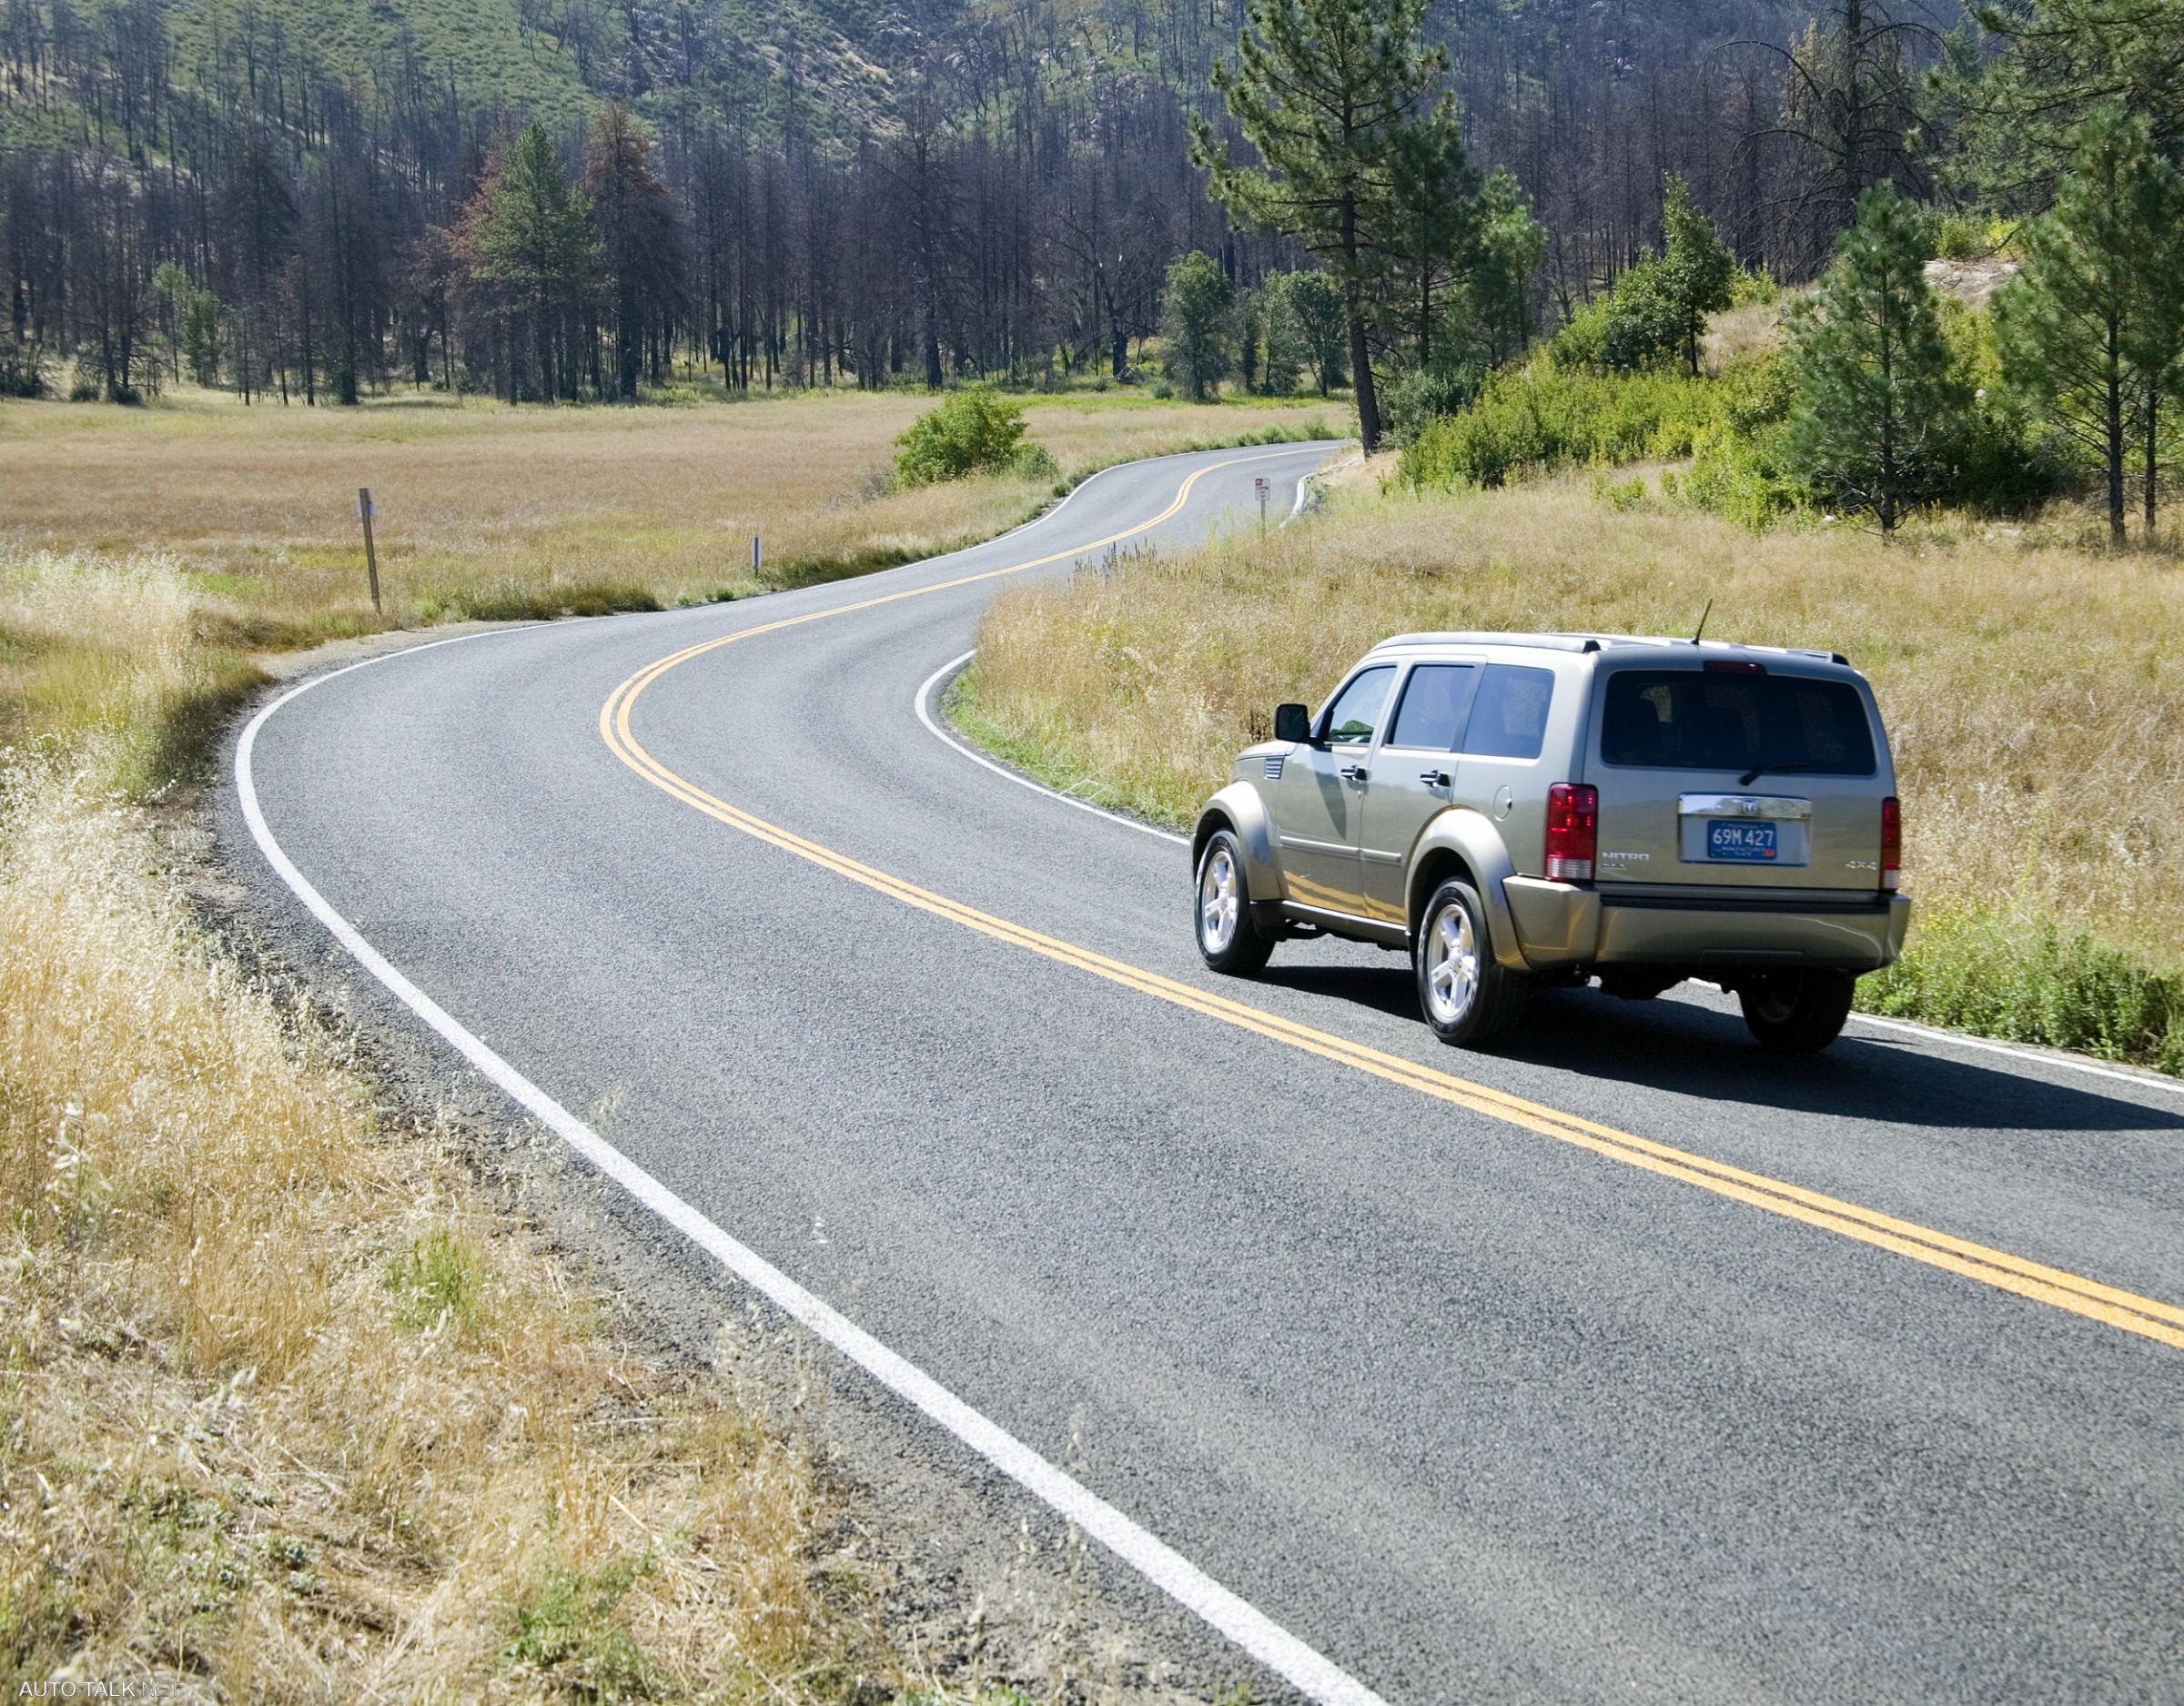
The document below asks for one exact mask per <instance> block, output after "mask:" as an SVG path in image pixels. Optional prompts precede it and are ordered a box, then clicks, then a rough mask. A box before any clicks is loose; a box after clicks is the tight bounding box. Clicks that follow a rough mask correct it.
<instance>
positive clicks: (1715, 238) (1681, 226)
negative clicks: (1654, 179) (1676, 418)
mask: <svg viewBox="0 0 2184 1706" xmlns="http://www.w3.org/2000/svg"><path fill="white" fill-rule="evenodd" d="M1735 277H1736V257H1735V256H1734V255H1732V254H1731V253H1730V252H1729V246H1728V245H1727V244H1726V243H1724V242H1723V241H1722V237H1721V233H1720V232H1718V231H1717V230H1715V229H1714V221H1713V220H1712V219H1710V218H1708V217H1706V216H1705V215H1704V213H1701V212H1700V211H1699V210H1698V209H1697V208H1696V207H1693V206H1692V205H1691V190H1690V188H1689V187H1688V186H1686V185H1685V184H1684V180H1683V179H1682V178H1680V177H1677V176H1676V175H1675V174H1674V173H1673V172H1671V173H1670V174H1669V175H1668V184H1667V192H1666V194H1665V196H1664V197H1663V201H1662V207H1661V262H1660V279H1661V294H1662V297H1663V299H1664V300H1665V301H1667V302H1668V303H1669V304H1670V305H1671V306H1672V307H1673V309H1674V312H1675V316H1676V320H1677V329H1678V330H1679V331H1680V332H1681V333H1682V335H1683V344H1684V360H1685V362H1686V363H1687V364H1688V365H1689V367H1690V369H1691V376H1692V378H1694V379H1696V378H1698V375H1699V334H1700V333H1702V332H1704V330H1705V329H1706V317H1707V316H1708V315H1709V314H1712V313H1714V312H1716V311H1717V310H1719V309H1721V308H1727V307H1728V306H1729V286H1730V283H1731V281H1732V280H1734V278H1735Z"/></svg>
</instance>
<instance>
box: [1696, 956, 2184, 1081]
mask: <svg viewBox="0 0 2184 1706" xmlns="http://www.w3.org/2000/svg"><path fill="white" fill-rule="evenodd" d="M1692 981H1693V982H1694V983H1696V984H1703V985H1704V987H1705V988H1708V989H1711V990H1714V991H1715V992H1716V993H1717V994H1728V991H1726V990H1724V989H1723V988H1722V986H1721V985H1720V984H1715V983H1709V982H1707V980H1706V979H1704V978H1694V979H1693V980H1692ZM1850 1023H1851V1024H1853V1025H1873V1026H1875V1027H1876V1028H1877V1029H1880V1030H1883V1031H1900V1032H1902V1033H1903V1034H1904V1035H1906V1036H1916V1037H1917V1038H1919V1039H1920V1040H1921V1041H1922V1042H1927V1043H1932V1044H1935V1045H1938V1046H1940V1047H1943V1048H1970V1049H1977V1050H1978V1052H1979V1053H1981V1054H1983V1055H2008V1056H2009V1058H2010V1059H2012V1060H2022V1061H2026V1062H2028V1063H2029V1064H2031V1065H2035V1066H2061V1067H2065V1068H2067V1069H2068V1070H2069V1071H2071V1072H2082V1073H2086V1074H2088V1075H2090V1076H2092V1077H2095V1078H2112V1079H2114V1080H2115V1081H2116V1082H2117V1083H2118V1084H2129V1085H2138V1086H2139V1087H2140V1088H2141V1089H2146V1090H2166V1091H2168V1092H2169V1094H2170V1095H2184V1081H2179V1080H2178V1079H2175V1078H2169V1077H2165V1076H2163V1075H2159V1074H2157V1073H2152V1072H2126V1071H2124V1070H2123V1069H2122V1068H2121V1067H2119V1066H2104V1065H2101V1064H2100V1063H2099V1062H2098V1061H2091V1060H2081V1059H2079V1058H2078V1056H2077V1055H2071V1054H2066V1053H2065V1052H2063V1051H2062V1050H2061V1049H2038V1048H2024V1047H2021V1046H2019V1045H2017V1044H2015V1043H1997V1042H1996V1041H1995V1040H1994V1039H1993V1038H1992V1037H1986V1036H1973V1035H1969V1034H1968V1033H1967V1032H1963V1031H1950V1030H1945V1029H1944V1028H1943V1027H1942V1026H1940V1025H1918V1024H1916V1023H1914V1022H1913V1021H1911V1020H1909V1019H1884V1018H1882V1017H1881V1016H1880V1015H1878V1014H1874V1013H1856V1012H1854V1013H1852V1015H1850Z"/></svg>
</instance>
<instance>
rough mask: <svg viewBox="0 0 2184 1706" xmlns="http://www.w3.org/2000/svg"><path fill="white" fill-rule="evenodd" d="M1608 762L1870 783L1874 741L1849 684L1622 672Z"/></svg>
mask: <svg viewBox="0 0 2184 1706" xmlns="http://www.w3.org/2000/svg"><path fill="white" fill-rule="evenodd" d="M1600 755H1601V758H1602V759H1603V761H1604V762H1607V763H1610V764H1633V765H1641V766H1643V767H1645V768H1648V769H1653V770H1736V771H1744V770H1750V769H1751V768H1752V767H1753V766H1754V765H1755V764H1764V765H1766V766H1767V767H1768V769H1770V770H1780V771H1784V772H1787V773H1789V774H1793V775H1795V774H1798V773H1803V774H1805V775H1808V776H1870V775H1872V774H1873V772H1874V762H1873V731H1872V729H1871V728H1870V727H1869V726H1868V725H1867V723H1866V702H1865V701H1864V700H1863V699H1862V698H1861V697H1860V696H1859V694H1858V690H1857V689H1856V688H1855V687H1853V686H1852V685H1851V684H1850V683H1849V682H1848V681H1814V680H1812V679H1810V678H1809V677H1802V676H1795V675H1709V674H1704V673H1703V672H1701V671H1697V670H1618V671H1616V672H1615V673H1614V674H1613V675H1611V676H1609V677H1608V703H1607V714H1606V718H1605V721H1604V722H1603V726H1602V729H1601V732H1600Z"/></svg>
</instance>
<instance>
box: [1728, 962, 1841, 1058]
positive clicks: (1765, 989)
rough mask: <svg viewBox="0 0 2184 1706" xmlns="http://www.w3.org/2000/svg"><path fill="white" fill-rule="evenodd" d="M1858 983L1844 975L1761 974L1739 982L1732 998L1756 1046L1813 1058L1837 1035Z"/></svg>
mask: <svg viewBox="0 0 2184 1706" xmlns="http://www.w3.org/2000/svg"><path fill="white" fill-rule="evenodd" d="M1857 984H1858V980H1857V978H1856V976H1855V975H1854V974H1851V973H1849V972H1829V971H1816V970H1815V971H1782V972H1764V973H1762V974H1759V975H1758V976H1757V977H1754V978H1753V979H1751V980H1750V981H1749V982H1747V983H1744V984H1739V985H1738V986H1737V991H1736V999H1737V1003H1738V1004H1739V1005H1741V1006H1742V1007H1743V1008H1744V1023H1745V1024H1746V1025H1749V1026H1750V1027H1751V1029H1752V1035H1753V1036H1754V1039H1756V1041H1757V1042H1758V1044H1759V1045H1760V1047H1762V1048H1764V1049H1767V1050H1770V1051H1771V1052H1773V1053H1775V1054H1777V1055H1817V1054H1818V1053H1819V1052H1820V1051H1821V1050H1822V1049H1824V1048H1825V1047H1826V1046H1827V1045H1829V1044H1830V1043H1832V1042H1834V1041H1835V1038H1836V1037H1837V1036H1839V1035H1842V1032H1843V1024H1844V1021H1845V1020H1846V1019H1848V1018H1849V1017H1850V998H1851V995H1852V994H1853V992H1854V991H1855V989H1856V988H1857Z"/></svg>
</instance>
